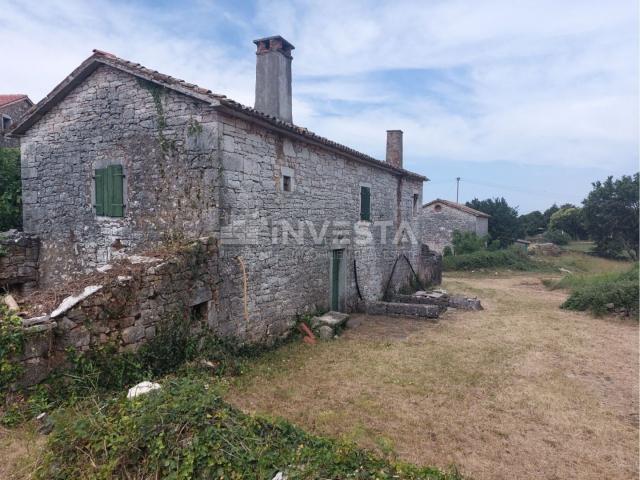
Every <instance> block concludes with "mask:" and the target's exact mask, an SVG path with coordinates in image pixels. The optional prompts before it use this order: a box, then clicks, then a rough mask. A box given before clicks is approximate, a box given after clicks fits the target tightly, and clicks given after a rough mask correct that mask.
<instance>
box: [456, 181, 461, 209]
mask: <svg viewBox="0 0 640 480" xmlns="http://www.w3.org/2000/svg"><path fill="white" fill-rule="evenodd" d="M459 194H460V177H456V203H459V202H458V195H459Z"/></svg>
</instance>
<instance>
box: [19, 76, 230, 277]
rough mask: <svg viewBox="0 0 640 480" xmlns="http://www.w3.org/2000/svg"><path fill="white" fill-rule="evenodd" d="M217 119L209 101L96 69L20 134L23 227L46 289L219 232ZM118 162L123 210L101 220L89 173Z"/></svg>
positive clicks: (92, 173) (91, 174)
mask: <svg viewBox="0 0 640 480" xmlns="http://www.w3.org/2000/svg"><path fill="white" fill-rule="evenodd" d="M217 129H218V123H217V115H216V113H215V112H214V111H213V110H212V109H211V108H210V107H209V106H208V105H206V104H204V103H202V102H198V101H195V100H193V99H191V98H189V97H186V96H184V95H180V94H177V93H175V92H171V91H168V90H163V89H160V88H159V87H155V86H153V85H152V84H149V83H146V82H144V81H141V80H138V79H137V78H135V77H133V76H131V75H129V74H127V73H124V72H121V71H119V70H116V69H113V68H111V67H108V66H101V67H99V68H98V69H97V70H96V71H95V72H93V73H92V74H91V75H90V76H89V77H88V78H87V79H86V80H85V81H84V82H82V83H81V84H80V85H79V86H78V87H77V88H75V89H74V90H73V91H71V92H70V93H69V94H68V96H67V97H65V98H64V99H63V100H62V101H61V102H60V103H59V104H57V105H56V106H54V107H53V108H52V110H51V111H49V112H48V113H46V114H45V115H44V117H43V118H42V119H40V120H39V121H38V122H37V123H36V124H35V125H34V126H33V127H32V128H31V129H30V130H29V131H28V132H27V134H26V136H25V137H23V138H22V142H21V143H22V145H21V149H22V187H23V197H22V199H23V200H22V201H23V211H24V230H25V231H26V232H29V233H33V234H36V235H38V236H39V237H40V239H41V256H40V278H41V281H42V283H43V285H47V284H50V283H52V282H57V281H60V279H61V278H66V277H68V276H70V275H71V274H73V273H76V272H86V271H91V270H92V269H94V268H95V267H96V266H97V265H102V264H105V263H106V262H108V261H109V260H110V258H111V257H112V255H113V253H114V248H113V247H112V245H113V244H114V242H116V241H117V240H118V241H119V242H117V243H116V245H118V243H119V244H121V245H122V246H124V247H134V248H135V247H138V246H141V245H144V246H145V247H149V246H150V245H152V244H153V243H154V242H157V241H160V240H163V239H171V238H173V237H178V238H180V237H186V238H197V237H199V236H201V235H207V234H210V233H212V232H215V231H216V230H217V226H218V225H217V222H218V208H217V207H218V206H217V202H218V196H219V192H218V189H217V183H218V182H217V179H218V177H219V174H220V172H219V164H218V157H217V150H218V131H217ZM110 164H121V165H123V169H124V174H125V181H124V190H125V200H124V202H125V204H126V206H125V215H124V217H123V218H109V217H98V216H96V213H95V208H94V206H93V205H94V179H93V176H94V170H95V169H96V168H102V167H104V166H107V165H110Z"/></svg>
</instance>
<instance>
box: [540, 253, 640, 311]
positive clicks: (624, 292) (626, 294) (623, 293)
mask: <svg viewBox="0 0 640 480" xmlns="http://www.w3.org/2000/svg"><path fill="white" fill-rule="evenodd" d="M638 275H639V271H638V265H637V264H636V265H635V266H634V267H632V268H631V269H630V270H628V271H626V272H608V273H601V274H597V275H565V276H564V277H563V278H562V279H560V280H559V281H547V282H545V284H546V285H547V286H548V287H549V288H552V289H556V288H565V289H569V290H570V292H571V294H570V295H569V298H567V300H566V301H565V302H564V303H563V304H562V308H566V309H569V310H580V311H585V310H589V311H591V312H592V313H594V314H595V315H602V314H605V313H607V312H608V311H614V310H617V311H620V310H624V311H627V312H629V313H630V314H632V315H633V316H634V317H635V318H636V319H637V318H638V302H639V301H640V298H639V296H638V290H639V282H638Z"/></svg>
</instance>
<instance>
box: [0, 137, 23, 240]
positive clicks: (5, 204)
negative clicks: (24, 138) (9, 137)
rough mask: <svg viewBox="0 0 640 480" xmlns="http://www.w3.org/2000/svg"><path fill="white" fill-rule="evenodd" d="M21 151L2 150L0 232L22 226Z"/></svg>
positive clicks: (0, 165)
mask: <svg viewBox="0 0 640 480" xmlns="http://www.w3.org/2000/svg"><path fill="white" fill-rule="evenodd" d="M21 197H22V183H21V180H20V149H19V148H0V232H2V231H5V230H9V229H11V228H18V229H19V228H21V226H22V199H21Z"/></svg>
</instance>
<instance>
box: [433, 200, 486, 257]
mask: <svg viewBox="0 0 640 480" xmlns="http://www.w3.org/2000/svg"><path fill="white" fill-rule="evenodd" d="M489 217H490V215H487V214H486V213H483V212H480V211H478V210H475V209H473V208H470V207H467V206H466V205H463V204H461V203H456V202H451V201H449V200H442V199H440V198H436V199H435V200H433V201H431V202H429V203H427V204H425V205H423V206H422V209H421V212H420V233H421V240H422V242H423V243H425V244H426V245H428V246H429V248H430V249H431V250H434V251H436V252H438V253H442V251H443V250H444V247H446V246H451V241H452V238H453V232H455V231H456V230H457V231H460V232H473V233H475V234H476V235H478V236H479V237H484V236H486V235H487V234H488V233H489Z"/></svg>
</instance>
